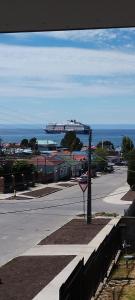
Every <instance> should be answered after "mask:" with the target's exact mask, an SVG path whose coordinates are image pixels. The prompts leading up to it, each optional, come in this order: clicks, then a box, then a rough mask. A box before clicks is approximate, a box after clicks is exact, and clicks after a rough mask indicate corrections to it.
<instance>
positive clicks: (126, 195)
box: [121, 190, 135, 201]
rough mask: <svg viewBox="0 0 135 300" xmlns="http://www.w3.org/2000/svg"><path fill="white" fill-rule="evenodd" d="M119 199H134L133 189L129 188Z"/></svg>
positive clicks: (134, 192)
mask: <svg viewBox="0 0 135 300" xmlns="http://www.w3.org/2000/svg"><path fill="white" fill-rule="evenodd" d="M121 200H125V201H134V200H135V191H131V190H129V191H128V192H127V193H126V194H125V195H124V196H123V197H122V198H121Z"/></svg>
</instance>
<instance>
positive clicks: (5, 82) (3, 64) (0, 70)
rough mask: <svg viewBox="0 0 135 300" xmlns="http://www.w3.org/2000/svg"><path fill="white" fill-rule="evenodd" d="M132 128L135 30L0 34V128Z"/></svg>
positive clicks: (133, 118)
mask: <svg viewBox="0 0 135 300" xmlns="http://www.w3.org/2000/svg"><path fill="white" fill-rule="evenodd" d="M69 119H77V120H78V121H81V122H84V123H88V124H97V123H99V124H129V125H130V124H135V29H134V28H123V29H99V30H83V31H80V30H77V31H75V30H73V31H63V32H42V33H14V34H1V35H0V124H12V125H16V124H19V123H21V124H22V123H25V124H35V123H36V124H37V123H38V124H41V125H42V126H44V124H46V123H48V122H52V121H55V122H64V121H66V120H69Z"/></svg>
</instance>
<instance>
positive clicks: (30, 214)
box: [0, 167, 127, 265]
mask: <svg viewBox="0 0 135 300" xmlns="http://www.w3.org/2000/svg"><path fill="white" fill-rule="evenodd" d="M126 175H127V170H126V168H125V167H117V169H116V170H115V172H114V173H112V174H107V175H102V176H101V177H98V178H96V179H92V211H93V213H94V212H101V211H106V212H117V213H118V214H122V213H123V211H124V209H126V208H127V205H116V204H108V203H105V202H104V201H102V200H103V198H105V197H106V196H107V195H108V194H110V193H112V192H114V191H115V190H116V189H117V188H118V187H121V186H123V185H124V184H125V183H126ZM81 213H83V199H82V192H81V189H80V187H79V186H78V185H75V186H73V187H70V188H64V189H63V190H61V191H58V192H56V193H54V194H51V195H48V196H45V197H42V198H38V199H34V200H33V199H29V200H2V201H0V265H2V264H4V263H6V262H7V261H9V260H10V259H12V258H13V257H15V256H18V255H21V254H22V253H23V252H24V251H26V250H28V249H29V248H30V247H32V246H34V245H35V244H37V243H38V242H39V241H40V240H41V239H43V238H44V237H45V236H47V235H49V234H50V233H51V232H52V231H54V230H55V229H57V228H59V227H60V226H62V225H63V224H64V223H66V222H67V221H69V220H70V219H72V218H73V216H75V215H76V214H81Z"/></svg>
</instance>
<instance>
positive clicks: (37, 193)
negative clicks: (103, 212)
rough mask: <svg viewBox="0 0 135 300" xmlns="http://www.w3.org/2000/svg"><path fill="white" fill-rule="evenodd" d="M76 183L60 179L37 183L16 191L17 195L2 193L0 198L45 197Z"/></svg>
mask: <svg viewBox="0 0 135 300" xmlns="http://www.w3.org/2000/svg"><path fill="white" fill-rule="evenodd" d="M74 185H77V183H76V182H71V181H70V180H69V181H66V182H65V181H59V182H53V183H47V184H41V183H40V184H37V185H36V186H35V187H31V188H29V189H28V190H24V191H20V192H16V196H15V197H14V193H6V194H0V200H9V199H15V200H20V199H22V200H23V199H35V198H37V197H38V198H39V197H43V196H45V195H49V194H51V193H54V192H57V191H60V190H62V189H66V188H70V187H72V186H74Z"/></svg>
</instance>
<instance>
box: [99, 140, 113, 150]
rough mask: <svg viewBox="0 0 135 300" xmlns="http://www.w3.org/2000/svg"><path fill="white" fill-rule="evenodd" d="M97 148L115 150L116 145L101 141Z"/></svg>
mask: <svg viewBox="0 0 135 300" xmlns="http://www.w3.org/2000/svg"><path fill="white" fill-rule="evenodd" d="M97 148H105V149H107V150H114V145H113V143H112V142H110V141H100V142H99V143H98V144H97Z"/></svg>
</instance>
